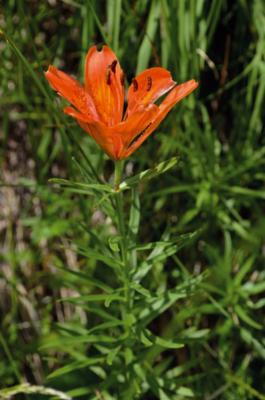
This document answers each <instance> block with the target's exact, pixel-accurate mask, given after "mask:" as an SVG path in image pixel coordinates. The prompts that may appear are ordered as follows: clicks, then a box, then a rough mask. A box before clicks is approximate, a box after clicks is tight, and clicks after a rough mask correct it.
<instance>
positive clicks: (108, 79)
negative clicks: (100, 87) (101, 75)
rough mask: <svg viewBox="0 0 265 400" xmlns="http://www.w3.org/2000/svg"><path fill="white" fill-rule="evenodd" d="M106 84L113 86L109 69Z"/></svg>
mask: <svg viewBox="0 0 265 400" xmlns="http://www.w3.org/2000/svg"><path fill="white" fill-rule="evenodd" d="M106 82H107V85H110V84H111V76H110V69H109V68H108V69H107V73H106Z"/></svg>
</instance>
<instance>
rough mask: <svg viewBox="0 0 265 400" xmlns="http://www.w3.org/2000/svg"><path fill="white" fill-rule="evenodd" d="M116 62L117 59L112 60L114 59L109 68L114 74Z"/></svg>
mask: <svg viewBox="0 0 265 400" xmlns="http://www.w3.org/2000/svg"><path fill="white" fill-rule="evenodd" d="M117 63H118V61H117V60H114V61H112V63H111V64H110V69H111V71H112V72H113V73H114V74H115V71H116V66H117Z"/></svg>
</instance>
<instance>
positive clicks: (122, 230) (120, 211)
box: [114, 161, 130, 332]
mask: <svg viewBox="0 0 265 400" xmlns="http://www.w3.org/2000/svg"><path fill="white" fill-rule="evenodd" d="M123 164H124V162H123V161H115V176H114V188H115V190H116V206H117V216H118V230H119V234H120V236H121V241H120V248H121V260H122V262H123V264H124V270H123V279H124V292H125V298H126V310H125V312H124V316H123V318H124V320H125V321H124V322H125V326H127V325H128V321H127V316H128V312H129V311H130V275H129V268H128V254H127V238H126V227H125V216H124V204H123V192H120V191H119V185H120V182H121V177H122V170H123ZM126 331H127V332H128V330H127V329H126Z"/></svg>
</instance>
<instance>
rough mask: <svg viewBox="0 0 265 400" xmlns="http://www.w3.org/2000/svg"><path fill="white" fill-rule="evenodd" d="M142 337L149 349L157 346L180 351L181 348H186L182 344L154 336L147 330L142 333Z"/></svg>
mask: <svg viewBox="0 0 265 400" xmlns="http://www.w3.org/2000/svg"><path fill="white" fill-rule="evenodd" d="M140 337H141V341H142V343H143V344H144V345H145V346H147V347H149V346H151V345H157V346H161V347H164V348H166V349H180V348H181V347H183V346H184V344H183V343H180V342H179V341H176V340H170V339H165V338H162V337H159V336H156V335H153V334H152V332H150V331H149V330H147V329H145V330H144V331H142V332H141V335H140Z"/></svg>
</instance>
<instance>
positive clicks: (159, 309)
mask: <svg viewBox="0 0 265 400" xmlns="http://www.w3.org/2000/svg"><path fill="white" fill-rule="evenodd" d="M205 276H206V274H205V273H204V274H201V275H198V276H196V277H195V278H191V279H187V280H186V282H185V283H184V284H182V285H179V286H177V287H176V288H175V289H171V290H168V291H166V292H165V293H163V294H161V295H159V296H157V297H151V298H147V299H145V300H144V301H143V304H141V309H142V310H141V311H140V312H139V316H138V321H139V324H140V325H141V326H146V325H148V324H149V323H150V322H151V321H152V320H153V319H155V318H156V317H157V316H158V315H160V314H162V313H163V312H164V311H166V310H167V309H168V308H169V307H171V306H172V305H173V304H174V303H175V302H176V301H177V300H180V299H184V298H186V297H189V296H191V295H192V294H193V293H194V291H195V289H196V288H197V286H198V285H199V284H200V283H201V282H202V280H203V279H204V277H205Z"/></svg>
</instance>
